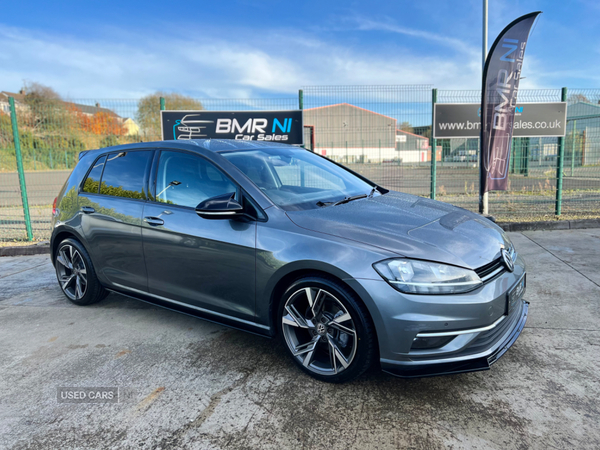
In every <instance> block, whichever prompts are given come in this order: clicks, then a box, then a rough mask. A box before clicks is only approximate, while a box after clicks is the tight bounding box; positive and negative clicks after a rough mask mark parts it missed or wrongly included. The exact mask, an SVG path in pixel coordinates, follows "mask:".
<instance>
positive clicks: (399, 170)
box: [303, 85, 431, 195]
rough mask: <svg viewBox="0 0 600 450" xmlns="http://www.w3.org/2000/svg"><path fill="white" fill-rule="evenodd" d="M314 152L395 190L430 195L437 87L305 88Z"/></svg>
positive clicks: (305, 123) (306, 119)
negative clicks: (433, 92) (433, 89)
mask: <svg viewBox="0 0 600 450" xmlns="http://www.w3.org/2000/svg"><path fill="white" fill-rule="evenodd" d="M303 92H304V126H305V127H310V129H311V134H312V140H313V142H314V151H315V152H317V153H319V154H321V155H324V156H327V157H328V158H331V159H333V160H334V161H337V162H339V163H341V164H344V165H347V166H348V167H349V168H351V169H352V170H354V171H355V172H358V173H360V174H362V175H364V176H365V177H367V178H369V179H371V180H373V181H374V182H376V183H378V184H379V185H381V186H384V187H386V188H389V189H394V190H399V191H404V192H408V193H412V194H417V195H428V194H429V185H430V182H431V178H430V159H431V150H430V147H429V136H430V133H431V131H430V130H431V127H430V124H431V86H427V85H422V86H318V87H305V88H303Z"/></svg>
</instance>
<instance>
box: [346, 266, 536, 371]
mask: <svg viewBox="0 0 600 450" xmlns="http://www.w3.org/2000/svg"><path fill="white" fill-rule="evenodd" d="M525 277H526V268H525V262H524V261H523V259H522V258H521V257H520V256H517V258H516V261H515V265H514V271H513V272H510V271H508V270H505V271H504V272H503V273H501V274H500V275H499V276H496V277H495V278H493V279H492V280H491V281H489V282H486V283H485V284H484V285H483V286H482V287H481V288H478V289H476V290H474V291H471V292H467V293H464V294H456V295H415V294H404V293H401V292H398V291H397V290H396V289H394V288H393V287H391V286H390V285H389V284H388V283H387V282H385V281H383V280H381V281H378V280H372V279H368V280H367V279H360V280H352V281H351V282H350V284H351V285H352V286H353V287H354V288H355V289H356V290H357V292H360V293H361V296H362V297H363V299H364V298H366V299H367V301H365V303H366V304H367V307H368V308H369V311H370V312H371V317H372V318H373V322H374V324H375V328H376V330H377V338H378V341H379V354H380V362H381V367H382V369H383V370H384V371H386V372H390V373H392V374H394V375H397V376H403V377H423V376H432V375H442V374H447V373H460V372H471V371H478V370H487V369H489V368H490V365H491V364H493V363H494V362H495V361H497V360H498V358H500V357H501V356H502V355H503V354H504V353H505V352H506V350H507V349H508V348H509V347H510V346H511V345H512V344H513V343H514V342H515V341H516V339H517V338H518V336H519V335H520V333H521V331H522V330H523V327H524V326H525V322H526V320H527V315H528V309H529V304H528V303H527V302H526V301H524V300H523V298H524V295H525V284H524V283H525V281H526V278H525ZM521 282H523V289H522V290H521V291H520V294H519V296H518V297H513V296H512V295H511V292H513V290H515V289H516V287H517V286H518V285H520V284H521ZM361 290H362V291H361ZM509 297H510V298H511V299H513V301H512V302H509ZM435 336H446V337H449V339H448V340H447V341H444V342H442V343H441V344H439V347H436V346H432V347H424V348H421V349H419V348H418V346H417V345H416V342H417V340H418V339H419V338H422V337H435ZM436 345H437V344H436Z"/></svg>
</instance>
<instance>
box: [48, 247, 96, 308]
mask: <svg viewBox="0 0 600 450" xmlns="http://www.w3.org/2000/svg"><path fill="white" fill-rule="evenodd" d="M54 268H55V269H56V278H57V279H58V284H59V285H60V288H61V289H62V291H63V293H64V294H65V296H66V297H67V298H68V299H69V300H70V301H71V302H73V303H75V304H76V305H81V306H85V305H91V304H92V303H97V302H99V301H100V300H102V299H103V298H104V297H106V296H107V295H108V291H107V290H106V289H104V288H103V287H102V285H101V284H100V281H99V280H98V277H97V276H96V272H95V271H94V266H93V265H92V260H91V259H90V256H89V254H88V252H87V251H86V250H85V248H84V247H83V245H81V243H80V242H79V241H77V240H76V239H72V238H69V239H65V240H64V241H62V242H61V243H60V244H59V245H58V248H57V250H56V254H55V255H54Z"/></svg>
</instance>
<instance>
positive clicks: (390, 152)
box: [303, 103, 429, 163]
mask: <svg viewBox="0 0 600 450" xmlns="http://www.w3.org/2000/svg"><path fill="white" fill-rule="evenodd" d="M303 113H304V127H305V129H308V130H310V133H307V134H308V135H310V137H311V139H310V141H311V142H310V143H311V144H312V146H313V148H312V149H313V151H314V152H317V153H319V154H321V155H324V156H327V157H328V158H331V159H333V160H334V161H338V162H342V163H358V162H363V163H367V162H383V161H399V160H402V161H405V162H419V161H426V160H427V158H428V156H427V155H428V152H427V148H428V147H427V146H428V145H429V142H428V140H427V139H425V138H423V137H421V136H417V135H415V134H413V133H409V132H406V131H403V130H398V129H397V120H396V119H394V118H393V117H389V116H386V115H383V114H379V113H376V112H374V111H370V110H368V109H364V108H360V107H358V106H355V105H351V104H349V103H338V104H335V105H328V106H321V107H317V108H309V109H305V110H304V111H303Z"/></svg>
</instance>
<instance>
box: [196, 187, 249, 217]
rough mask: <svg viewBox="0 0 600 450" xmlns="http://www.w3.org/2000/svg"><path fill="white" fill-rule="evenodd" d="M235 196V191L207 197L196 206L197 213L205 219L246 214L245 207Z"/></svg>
mask: <svg viewBox="0 0 600 450" xmlns="http://www.w3.org/2000/svg"><path fill="white" fill-rule="evenodd" d="M234 197H235V192H231V193H229V194H225V195H217V196H216V197H212V198H207V199H206V200H204V201H203V202H201V203H200V204H199V205H198V206H196V214H198V215H199V216H200V217H202V218H203V219H212V220H216V219H233V218H234V217H236V216H242V215H245V213H244V207H243V206H242V205H240V204H239V203H238V202H237V201H236V199H235V198H234Z"/></svg>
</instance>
